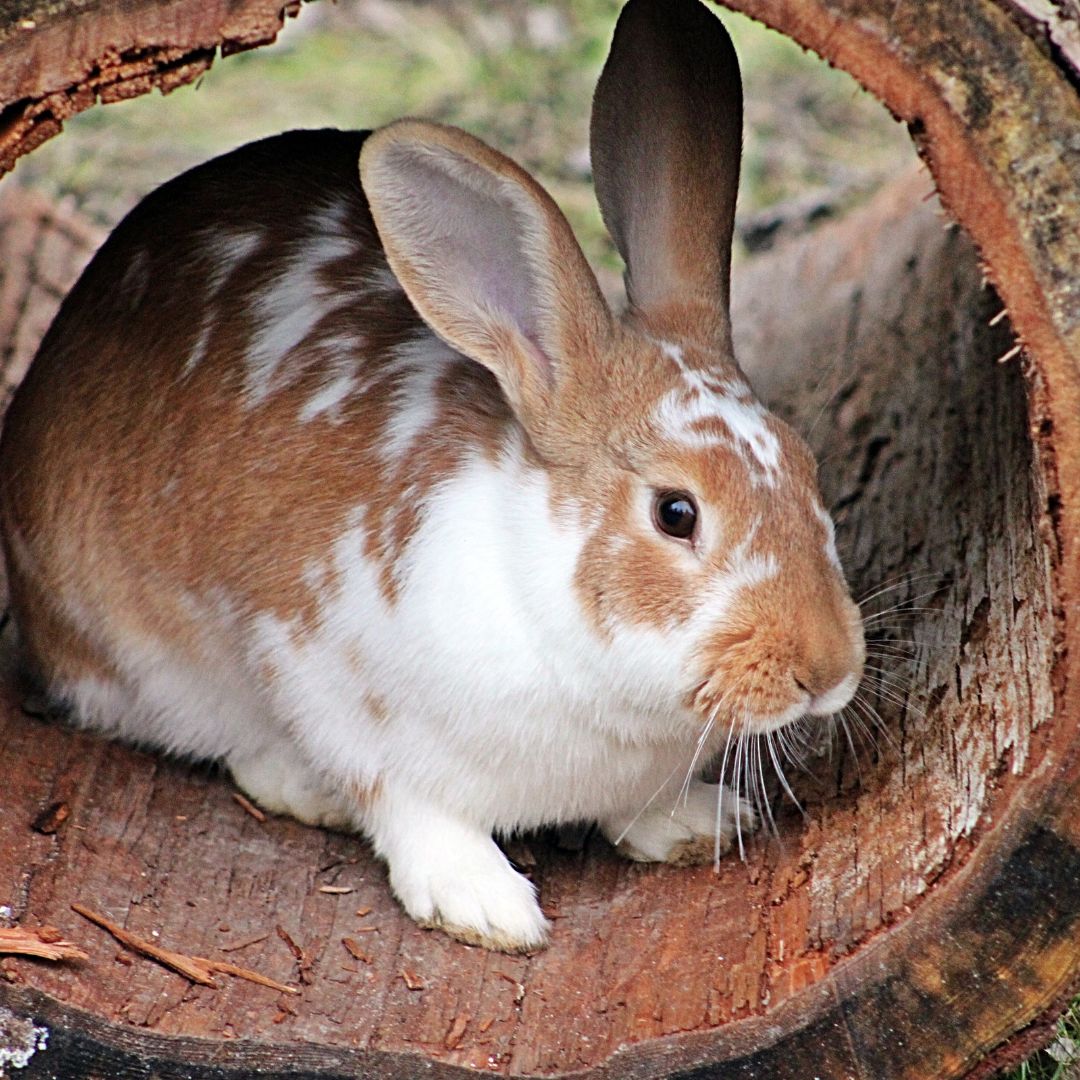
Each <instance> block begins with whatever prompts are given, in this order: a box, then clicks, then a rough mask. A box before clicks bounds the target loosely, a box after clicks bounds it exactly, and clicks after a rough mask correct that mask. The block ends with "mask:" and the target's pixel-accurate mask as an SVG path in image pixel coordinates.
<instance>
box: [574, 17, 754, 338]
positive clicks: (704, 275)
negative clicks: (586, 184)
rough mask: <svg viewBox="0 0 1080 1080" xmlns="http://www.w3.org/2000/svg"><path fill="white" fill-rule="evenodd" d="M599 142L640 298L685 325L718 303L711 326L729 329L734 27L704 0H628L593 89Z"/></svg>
mask: <svg viewBox="0 0 1080 1080" xmlns="http://www.w3.org/2000/svg"><path fill="white" fill-rule="evenodd" d="M590 142H591V152H592V166H593V176H594V180H595V184H596V194H597V198H598V199H599V202H600V210H601V212H602V213H603V216H604V222H605V224H606V225H607V227H608V230H609V232H610V233H611V236H612V239H613V240H614V241H615V245H616V247H617V248H618V249H619V254H620V255H622V257H623V261H624V262H625V263H626V285H627V295H628V299H629V302H630V305H631V307H632V308H633V309H634V310H636V311H638V312H640V313H641V314H643V315H644V316H646V318H649V317H652V319H654V320H657V319H659V320H662V321H667V320H668V319H669V318H671V317H674V318H676V320H677V321H678V322H682V323H685V321H686V320H685V317H682V318H680V317H679V312H680V311H681V309H684V308H686V307H687V306H693V307H694V308H695V310H696V311H697V312H701V311H703V312H705V313H706V317H708V313H709V312H712V313H714V314H715V316H717V317H718V319H719V321H718V325H716V326H715V327H714V328H711V329H715V330H716V331H717V332H718V333H719V334H721V335H722V336H723V337H724V338H726V337H727V335H728V334H729V332H730V329H729V326H728V299H729V275H730V266H731V239H732V230H733V226H734V218H735V197H736V194H737V191H738V185H739V157H740V151H741V145H742V85H741V82H740V79H739V62H738V59H737V58H736V56H735V50H734V48H733V47H732V44H731V39H730V38H729V37H728V35H727V31H726V30H725V29H724V27H723V25H722V24H721V22H720V20H719V19H717V18H716V17H715V16H714V15H713V14H712V13H711V12H709V11H708V10H706V8H705V6H704V5H703V4H701V3H699V0H629V3H627V5H626V7H625V8H623V11H622V14H621V15H620V16H619V21H618V24H617V25H616V27H615V37H614V40H613V41H612V44H611V53H610V55H609V56H608V60H607V63H606V64H605V65H604V70H603V73H602V74H601V76H600V81H599V83H598V84H597V87H596V95H595V97H594V99H593V113H592V130H591V139H590ZM700 317H701V316H700V314H696V315H695V321H697V320H699V319H700ZM697 325H698V326H700V322H698V323H697Z"/></svg>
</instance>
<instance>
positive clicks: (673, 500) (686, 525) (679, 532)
mask: <svg viewBox="0 0 1080 1080" xmlns="http://www.w3.org/2000/svg"><path fill="white" fill-rule="evenodd" d="M697 517H698V511H697V504H696V503H695V502H694V497H693V496H692V495H688V494H687V493H686V492H685V491H662V492H660V494H659V495H657V496H656V499H655V500H654V501H653V523H654V524H655V525H656V527H657V528H658V529H659V530H660V531H661V532H662V533H666V534H667V535H668V536H673V537H674V538H675V539H676V540H689V539H690V537H691V536H693V534H694V528H695V526H696V525H697Z"/></svg>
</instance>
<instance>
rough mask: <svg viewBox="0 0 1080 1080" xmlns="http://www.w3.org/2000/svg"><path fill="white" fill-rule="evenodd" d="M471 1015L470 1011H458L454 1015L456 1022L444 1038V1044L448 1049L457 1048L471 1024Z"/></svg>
mask: <svg viewBox="0 0 1080 1080" xmlns="http://www.w3.org/2000/svg"><path fill="white" fill-rule="evenodd" d="M470 1019H471V1017H470V1016H469V1014H468V1013H458V1014H457V1016H455V1017H454V1022H453V1024H452V1025H451V1026H450V1030H449V1031H448V1032H447V1033H446V1038H445V1039H444V1040H443V1045H444V1046H445V1047H446V1049H447V1050H456V1049H457V1048H458V1045H459V1044H460V1042H461V1036H462V1035H464V1034H465V1029H466V1028H467V1027H468V1026H469V1020H470Z"/></svg>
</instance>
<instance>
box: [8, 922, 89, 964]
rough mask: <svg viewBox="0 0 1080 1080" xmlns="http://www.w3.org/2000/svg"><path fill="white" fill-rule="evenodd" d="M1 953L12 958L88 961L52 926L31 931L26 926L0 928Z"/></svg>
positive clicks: (83, 953)
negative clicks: (29, 957)
mask: <svg viewBox="0 0 1080 1080" xmlns="http://www.w3.org/2000/svg"><path fill="white" fill-rule="evenodd" d="M0 953H7V954H9V955H12V956H36V957H38V959H41V960H87V959H89V957H88V955H87V954H86V953H85V952H83V950H82V949H80V948H79V946H78V945H75V944H73V943H72V942H70V941H65V940H64V938H63V936H62V935H61V933H60V931H59V930H56V929H54V928H53V927H51V926H38V927H36V928H34V929H32V930H31V929H29V928H27V927H25V926H7V927H0Z"/></svg>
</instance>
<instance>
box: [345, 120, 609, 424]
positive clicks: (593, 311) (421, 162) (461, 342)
mask: <svg viewBox="0 0 1080 1080" xmlns="http://www.w3.org/2000/svg"><path fill="white" fill-rule="evenodd" d="M360 177H361V182H362V184H363V188H364V191H365V193H366V195H367V198H368V202H369V204H370V206H371V213H372V216H373V217H374V219H375V225H376V228H377V229H378V231H379V238H380V240H381V241H382V245H383V250H384V251H385V252H386V258H387V261H388V262H389V264H390V269H391V270H393V272H394V275H395V276H396V277H397V279H398V281H400V282H401V285H402V287H403V288H404V290H405V293H406V295H407V296H408V297H409V300H410V301H411V302H412V304H413V306H414V307H415V308H416V310H417V311H418V312H419V313H420V315H421V317H422V318H423V319H424V321H425V322H427V324H428V325H429V326H430V327H431V328H432V329H433V330H434V331H435V332H436V333H437V334H438V335H439V336H440V337H441V338H443V340H444V341H446V342H448V343H449V344H450V345H452V346H453V347H454V348H456V349H458V350H459V351H461V352H462V353H464V354H465V355H466V356H469V357H471V358H472V359H473V360H476V361H477V362H479V363H481V364H483V365H484V366H485V367H487V368H488V369H489V370H490V371H492V372H493V373H494V375H495V377H496V378H497V379H498V380H499V384H500V386H501V387H502V390H503V393H504V394H505V395H506V397H507V399H508V400H509V402H510V405H511V407H512V408H513V409H514V412H515V413H516V414H517V416H518V418H519V419H520V420H521V422H522V423H523V424H524V425H525V427H526V429H527V430H528V431H529V432H530V434H531V435H533V437H534V439H535V438H536V436H537V435H541V434H542V433H543V431H544V429H545V428H546V426H547V423H548V420H549V419H550V416H551V413H552V405H553V403H554V402H555V400H556V399H557V398H558V396H559V393H560V391H561V390H562V389H563V388H564V387H565V386H566V385H567V384H568V383H569V382H570V381H572V380H569V379H568V378H567V377H568V376H569V375H571V374H572V372H573V370H574V369H575V368H577V367H579V366H580V365H588V364H590V363H593V362H594V361H595V359H596V358H597V357H598V356H600V355H601V354H602V353H603V352H604V351H605V350H606V349H607V347H608V343H609V340H610V337H611V333H612V318H611V312H610V310H609V309H608V306H607V304H606V302H605V301H604V299H603V296H602V295H601V293H600V288H599V286H598V285H597V283H596V278H595V277H594V276H593V272H592V270H591V269H590V268H589V264H588V263H587V262H586V261H585V256H584V255H583V254H582V251H581V248H580V247H579V246H578V243H577V241H576V240H575V239H574V234H573V232H572V231H571V229H570V225H569V223H568V222H567V220H566V218H565V217H563V215H562V213H561V211H560V210H559V208H558V207H557V206H556V205H555V203H554V202H553V201H552V199H551V196H549V195H548V194H547V192H546V191H544V189H543V188H542V187H541V186H540V185H539V184H538V183H537V182H536V181H535V180H533V178H532V177H531V176H529V175H528V173H526V172H525V171H524V170H523V169H521V168H520V167H519V166H517V165H515V164H514V162H512V161H511V160H510V159H509V158H507V157H506V156H505V155H503V154H500V153H499V152H498V151H496V150H493V149H491V147H489V146H487V145H486V144H485V143H482V142H481V141H480V140H479V139H475V138H473V137H472V136H471V135H467V134H466V133H465V132H464V131H459V130H458V129H457V128H451V127H445V126H443V125H440V124H432V123H427V122H425V121H421V120H399V121H397V122H396V123H393V124H390V125H388V126H387V127H384V128H381V129H380V130H379V131H376V132H374V133H373V134H372V135H369V136H368V138H367V140H366V141H365V143H364V146H363V149H362V150H361V152H360Z"/></svg>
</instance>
